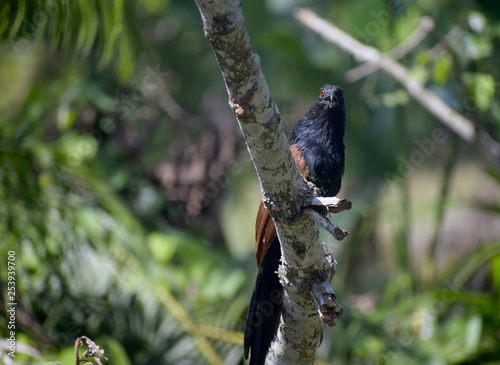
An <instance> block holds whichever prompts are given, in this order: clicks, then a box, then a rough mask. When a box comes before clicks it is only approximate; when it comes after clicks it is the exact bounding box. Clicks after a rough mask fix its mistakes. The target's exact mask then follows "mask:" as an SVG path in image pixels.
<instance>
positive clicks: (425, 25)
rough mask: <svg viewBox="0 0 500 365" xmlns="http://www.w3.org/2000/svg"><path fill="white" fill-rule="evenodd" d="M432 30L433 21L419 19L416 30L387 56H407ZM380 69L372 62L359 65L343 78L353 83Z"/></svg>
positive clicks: (426, 17) (396, 58)
mask: <svg viewBox="0 0 500 365" xmlns="http://www.w3.org/2000/svg"><path fill="white" fill-rule="evenodd" d="M433 29H434V20H432V18H430V17H428V16H424V17H422V18H420V21H419V23H418V27H417V29H415V31H413V33H412V34H410V35H409V36H408V38H406V39H405V40H404V41H403V42H401V44H399V45H398V46H397V47H396V48H394V49H393V50H392V51H390V52H388V55H389V56H391V57H392V58H394V59H395V60H399V59H400V58H403V57H404V56H405V55H407V54H408V53H409V52H410V51H411V50H413V49H414V48H415V47H416V46H418V45H419V44H420V42H422V41H423V40H424V39H425V37H427V35H428V34H429V32H430V31H432V30H433ZM379 68H380V66H379V65H377V64H374V63H373V62H370V61H368V62H366V63H363V64H362V65H359V66H357V67H355V68H353V69H352V70H349V71H347V72H346V73H345V78H346V80H347V81H350V82H355V81H358V80H359V79H362V78H363V77H366V76H368V75H370V74H371V73H373V72H375V71H377V70H378V69H379Z"/></svg>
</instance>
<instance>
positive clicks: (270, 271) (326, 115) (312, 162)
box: [244, 85, 346, 365]
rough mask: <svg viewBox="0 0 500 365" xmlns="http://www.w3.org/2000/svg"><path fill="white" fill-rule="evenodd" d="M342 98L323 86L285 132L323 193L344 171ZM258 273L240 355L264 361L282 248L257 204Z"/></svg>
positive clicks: (272, 332)
mask: <svg viewBox="0 0 500 365" xmlns="http://www.w3.org/2000/svg"><path fill="white" fill-rule="evenodd" d="M345 120H346V117H345V100H344V91H343V90H342V88H341V87H339V86H332V85H325V86H323V87H322V88H321V91H320V95H319V97H318V100H317V101H316V103H315V104H314V106H313V107H312V108H311V109H310V110H309V112H308V113H307V114H306V116H305V117H303V118H302V119H300V120H299V122H298V123H297V124H296V125H295V127H294V129H293V130H292V133H291V134H290V139H289V141H290V149H291V150H292V153H293V155H294V158H295V162H296V163H297V166H298V167H299V170H300V171H301V173H302V174H303V175H304V176H305V177H306V179H307V180H308V181H311V182H312V183H314V184H315V185H316V187H318V188H319V189H320V191H321V194H322V195H323V196H335V195H337V193H338V192H339V190H340V187H341V181H342V176H343V174H344V161H345V153H344V150H345V147H344V132H345ZM256 240H257V254H256V257H257V262H258V265H259V272H258V274H257V280H256V282H255V287H254V291H253V294H252V299H251V301H250V306H249V309H248V315H247V322H246V328H245V338H244V342H245V344H244V349H245V359H246V358H248V355H249V354H250V365H263V364H264V362H265V359H266V355H267V352H268V350H269V347H270V345H271V342H272V341H273V339H274V337H275V336H276V332H277V329H278V324H279V319H280V316H281V308H282V301H281V298H282V293H283V287H282V286H281V284H280V282H279V278H278V275H277V273H276V271H277V269H278V266H279V262H280V259H281V248H280V243H279V240H278V238H277V236H276V231H275V227H274V222H273V220H272V219H271V217H270V215H269V212H268V211H267V209H265V207H264V206H263V205H262V204H261V207H260V209H259V214H258V216H257V223H256Z"/></svg>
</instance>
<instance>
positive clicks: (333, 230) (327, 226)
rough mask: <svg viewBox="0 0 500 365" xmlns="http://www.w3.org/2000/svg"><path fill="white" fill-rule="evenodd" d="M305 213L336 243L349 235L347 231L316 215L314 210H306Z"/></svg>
mask: <svg viewBox="0 0 500 365" xmlns="http://www.w3.org/2000/svg"><path fill="white" fill-rule="evenodd" d="M304 211H305V213H306V214H307V215H308V216H309V217H311V218H312V219H313V220H314V221H315V222H316V223H318V224H319V225H320V226H321V227H322V228H323V229H324V230H325V231H327V232H329V233H330V234H331V235H332V236H333V237H335V239H336V240H337V241H342V240H343V239H344V238H346V237H347V236H348V235H349V232H348V231H344V230H343V229H341V228H339V227H337V226H336V225H334V224H333V223H332V222H330V221H329V220H328V218H326V217H325V216H323V215H321V214H320V213H318V212H317V211H316V210H314V209H311V208H306V209H305V210H304Z"/></svg>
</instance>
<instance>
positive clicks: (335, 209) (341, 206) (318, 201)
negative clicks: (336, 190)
mask: <svg viewBox="0 0 500 365" xmlns="http://www.w3.org/2000/svg"><path fill="white" fill-rule="evenodd" d="M309 206H310V207H311V208H314V209H317V208H326V209H327V210H328V211H329V212H330V213H339V212H343V211H344V210H349V209H351V207H352V203H351V202H350V201H349V200H347V199H340V198H337V197H336V196H333V197H319V196H315V197H314V198H312V199H311V202H310V203H309Z"/></svg>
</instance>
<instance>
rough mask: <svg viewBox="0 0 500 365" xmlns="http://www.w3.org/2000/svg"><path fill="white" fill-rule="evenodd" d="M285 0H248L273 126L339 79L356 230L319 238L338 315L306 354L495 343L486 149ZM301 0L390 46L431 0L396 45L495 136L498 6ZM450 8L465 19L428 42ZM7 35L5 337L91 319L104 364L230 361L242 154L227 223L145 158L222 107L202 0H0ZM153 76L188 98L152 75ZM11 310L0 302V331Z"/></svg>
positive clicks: (251, 194) (1, 230)
mask: <svg viewBox="0 0 500 365" xmlns="http://www.w3.org/2000/svg"><path fill="white" fill-rule="evenodd" d="M298 3H299V2H284V1H257V2H252V3H250V2H245V1H244V2H243V4H242V5H243V9H244V12H245V16H246V23H247V26H248V29H249V32H250V36H251V38H252V41H253V44H254V47H255V48H256V50H257V51H258V52H259V54H260V56H261V60H262V66H263V70H264V74H265V75H266V76H267V78H268V81H269V85H270V88H271V90H272V92H273V97H274V98H275V99H276V101H277V103H278V105H279V106H280V110H281V112H282V114H283V117H284V118H283V119H284V120H285V121H286V122H287V126H286V127H287V128H289V127H291V124H292V123H295V122H296V121H297V120H298V119H299V118H300V117H301V116H302V115H303V114H304V113H305V112H306V111H307V108H308V107H309V106H310V104H311V103H312V101H313V100H314V98H315V95H316V93H317V90H318V88H319V87H320V86H321V85H323V84H325V83H336V84H341V85H342V86H343V87H344V89H345V93H346V98H347V105H348V131H347V140H346V144H347V152H346V154H347V159H348V160H347V167H346V178H345V182H344V184H343V191H342V192H341V195H342V196H343V197H346V198H349V199H350V200H352V201H353V204H354V206H353V209H352V210H351V211H349V212H345V213H342V214H341V215H339V216H338V217H337V216H335V217H333V219H334V220H335V223H336V224H338V225H339V226H341V227H343V228H346V229H349V230H350V232H351V235H350V236H349V238H348V239H346V242H345V243H342V244H340V245H339V244H337V243H334V244H329V247H330V248H331V249H332V250H335V251H336V253H335V255H336V257H337V260H338V263H339V265H338V271H337V274H336V276H335V278H334V281H333V284H332V285H333V286H334V288H335V291H336V293H337V296H338V300H339V301H340V302H341V303H342V304H343V306H344V308H345V310H346V314H345V316H344V317H342V318H341V319H340V320H339V321H338V325H337V327H335V328H333V329H325V330H324V340H323V344H322V345H321V347H320V348H319V349H318V352H317V357H318V359H323V360H324V361H328V363H333V364H480V363H495V361H496V363H498V358H500V343H499V339H498V328H499V325H500V317H499V315H498V308H500V243H499V239H500V237H499V233H498V230H495V227H498V222H499V219H500V218H499V216H498V214H499V212H500V201H499V200H498V191H499V190H498V189H500V178H499V176H500V175H499V172H498V171H497V170H496V169H494V168H491V169H488V170H486V171H483V170H482V166H485V164H486V162H485V161H484V160H483V159H482V158H481V157H480V156H478V155H477V154H476V153H475V152H473V151H472V150H470V147H469V146H468V145H467V144H465V142H461V141H458V140H457V139H456V138H454V137H452V136H451V134H450V133H449V131H447V130H445V128H443V127H442V126H441V125H440V124H439V122H438V121H437V120H435V119H433V118H431V117H430V116H429V114H428V113H427V112H426V111H424V110H423V109H422V108H421V106H420V105H419V104H417V103H416V102H415V101H413V100H412V99H411V98H410V97H409V95H408V93H407V92H406V91H405V90H403V89H401V87H400V86H399V85H397V84H396V83H395V82H394V81H393V80H392V79H390V78H389V77H388V76H385V75H384V74H382V73H380V72H376V73H374V74H373V75H371V76H370V77H368V78H367V79H366V80H365V81H359V82H356V83H353V84H348V83H346V82H345V81H343V80H344V77H343V75H344V73H345V72H346V71H348V70H350V69H352V68H354V67H355V66H357V63H356V62H355V60H353V59H352V58H351V57H350V56H349V55H347V54H345V53H343V52H342V51H341V50H339V49H337V48H335V47H334V46H332V45H330V44H326V43H325V42H324V41H323V40H322V39H320V38H319V37H316V36H314V35H312V34H310V33H308V32H305V31H304V30H303V29H302V28H301V27H300V26H299V25H298V24H297V23H296V22H295V21H294V20H293V18H292V17H291V16H290V14H291V12H292V11H293V10H294V9H295V7H296V6H297V4H298ZM307 5H308V6H311V7H313V8H314V9H315V10H316V11H317V12H319V13H322V14H324V16H326V17H328V18H329V19H330V20H331V21H333V22H335V23H336V24H338V25H339V26H340V27H341V28H342V29H344V30H346V31H347V32H349V33H350V34H352V35H353V36H354V37H355V38H357V39H358V40H360V41H361V42H364V43H368V44H370V45H372V46H374V47H377V48H379V49H381V50H382V51H390V50H391V49H394V47H396V46H397V45H398V44H400V43H401V42H403V41H404V40H405V39H406V38H407V37H408V36H409V35H410V34H411V33H412V32H413V31H414V29H415V27H416V25H417V24H418V20H419V18H420V17H421V16H424V15H427V16H431V17H433V19H434V21H435V23H436V26H437V30H436V31H435V32H434V33H433V34H432V35H431V36H428V37H427V38H426V39H425V40H424V41H423V42H422V43H421V44H420V45H419V46H418V47H416V48H415V49H414V50H412V51H411V52H410V53H409V54H408V55H406V56H405V57H404V58H403V59H401V60H400V62H402V63H403V64H405V65H406V66H407V67H409V68H410V69H411V74H412V76H413V77H415V78H416V79H417V80H419V81H421V82H422V83H424V84H425V85H426V87H428V88H430V89H432V90H434V91H435V92H436V93H437V94H438V95H439V96H440V97H441V98H442V99H443V100H444V101H445V102H447V103H448V104H449V105H451V106H453V107H454V108H455V109H457V110H458V111H459V112H461V113H463V114H464V115H465V116H466V117H468V118H471V119H472V120H473V121H474V122H476V125H477V127H478V128H479V130H483V129H484V130H486V131H488V132H489V133H490V134H491V135H492V136H493V138H494V139H496V140H498V136H499V133H500V107H499V105H500V104H499V100H498V93H497V92H496V86H497V81H496V80H497V79H498V74H497V63H498V62H497V60H498V59H499V57H500V51H499V49H498V47H497V46H496V45H497V44H498V38H499V36H500V27H499V25H498V22H497V21H496V20H494V19H496V18H495V14H496V13H495V11H493V10H494V9H495V6H493V7H491V6H490V5H489V4H488V2H487V1H478V2H472V3H469V4H468V6H469V7H464V6H456V4H452V3H439V4H438V3H435V2H431V1H423V2H420V3H419V4H416V3H412V2H393V1H391V2H385V1H379V0H367V1H361V2H335V3H325V2H319V1H312V2H310V4H307ZM492 9H493V10H492ZM262 24H266V26H265V27H263V26H262ZM456 25H459V26H460V27H461V29H462V31H463V35H462V37H461V38H460V39H459V40H458V41H456V43H454V44H453V45H451V46H449V47H444V51H443V54H442V55H441V56H440V57H437V58H436V57H435V53H434V52H433V51H432V49H433V47H435V45H436V43H439V42H441V41H442V37H443V35H444V34H446V33H448V32H449V31H450V30H451V29H452V28H453V27H454V26H456ZM0 41H1V42H2V43H1V44H0V85H2V88H1V89H0V111H1V113H0V222H2V223H3V224H1V225H0V259H1V260H5V257H6V255H7V252H8V251H10V250H14V251H16V264H17V266H16V275H17V276H16V277H17V282H16V285H17V289H18V298H17V299H18V300H19V302H20V303H22V305H19V307H18V310H19V311H23V312H22V313H23V314H25V315H24V316H19V317H18V323H17V327H16V331H17V335H16V336H17V340H18V342H19V343H20V344H23V345H26V346H27V348H29V349H32V350H33V351H32V352H31V354H28V353H26V352H24V353H21V352H22V350H21V349H20V348H19V357H16V363H19V364H28V363H48V362H50V361H58V362H60V363H64V364H72V363H74V341H75V339H76V338H77V337H79V336H82V335H86V336H88V337H90V338H92V339H93V340H95V341H96V343H97V344H98V345H99V346H100V347H101V348H103V349H105V355H106V357H108V358H109V359H110V361H109V363H111V364H158V363H165V364H173V363H175V364H179V363H181V364H191V363H193V364H204V363H211V364H218V363H225V364H241V363H242V347H241V342H242V341H241V339H242V334H241V331H242V329H243V323H244V317H245V315H246V306H247V305H248V302H249V298H250V295H251V290H252V285H253V280H254V277H255V270H256V269H255V268H254V259H253V253H252V249H253V247H252V241H253V231H252V230H253V225H254V219H255V216H254V215H255V213H256V210H257V207H258V201H259V199H260V195H259V192H258V183H257V182H256V181H255V177H254V172H253V168H252V167H251V165H250V162H249V161H248V159H246V160H239V161H235V163H238V166H239V167H240V168H241V172H240V173H239V174H237V175H235V176H231V179H230V180H229V183H228V188H227V191H225V189H221V190H222V192H221V193H220V194H219V195H218V196H217V197H215V198H214V199H213V201H211V202H210V204H213V206H216V207H217V208H214V209H213V211H212V212H211V214H212V215H216V214H217V213H218V212H220V211H222V212H223V213H222V214H221V216H222V217H223V218H222V221H223V222H222V223H221V226H222V227H221V229H220V231H221V232H223V233H221V234H220V236H217V235H215V234H210V233H208V230H206V231H205V229H206V226H204V228H202V227H201V226H197V225H196V222H197V221H195V223H192V222H189V221H188V220H186V219H187V218H186V217H185V216H183V214H182V211H180V210H179V207H178V204H179V203H178V202H176V201H173V200H170V199H169V198H168V197H167V195H165V194H164V193H165V189H164V187H161V186H159V184H158V181H157V180H156V179H155V178H153V177H152V176H153V175H154V172H155V171H156V170H155V169H156V168H157V167H158V166H159V165H161V164H162V163H164V162H165V161H166V160H169V159H173V158H174V155H175V154H176V153H177V152H176V149H175V148H173V147H175V146H178V144H177V145H176V143H179V142H185V143H186V148H185V149H186V150H193V148H194V147H193V146H197V145H198V144H201V142H200V140H201V139H202V137H200V136H202V135H203V133H204V131H205V130H206V129H207V128H208V127H209V126H210V125H211V124H210V123H216V122H214V121H213V120H211V119H210V116H207V115H206V114H207V113H206V110H207V106H206V105H205V104H207V102H206V100H207V99H205V93H206V94H213V95H220V96H221V97H222V98H223V99H225V98H226V97H227V96H226V95H225V90H224V88H223V85H222V82H221V77H220V74H219V71H218V68H217V65H216V63H215V60H214V57H213V54H212V52H211V50H210V49H209V47H208V45H207V43H206V41H205V40H204V38H203V32H202V29H201V22H200V20H199V14H198V13H197V10H196V7H195V5H194V3H193V2H188V1H184V0H176V1H174V0H172V1H159V0H144V1H141V2H138V3H137V2H133V1H129V0H123V1H98V0H92V1H88V0H87V1H84V0H78V1H63V0H53V1H28V0H22V1H14V0H9V1H3V2H1V4H0ZM151 80H155V81H154V82H155V85H160V86H161V87H162V89H161V91H162V93H163V94H162V95H166V96H168V98H171V100H172V101H173V102H174V103H175V105H177V107H178V109H175V108H174V109H175V110H177V111H179V109H180V110H181V111H184V114H183V113H181V114H180V115H181V116H180V117H179V116H178V115H177V118H176V116H175V113H172V112H171V111H170V112H165V110H164V109H165V104H162V101H161V100H160V101H158V100H156V99H154V98H153V97H149V96H148V95H147V91H148V90H147V87H148V86H150V85H151V82H152V81H151ZM168 98H167V101H168V100H170V99H168ZM163 101H164V100H163ZM167 104H168V103H167ZM186 111H187V113H186ZM223 112H224V111H222V110H218V111H217V117H218V116H219V115H223ZM190 118H191V119H190ZM214 119H218V118H214ZM192 120H194V121H195V122H193V121H192ZM224 128H226V127H224ZM436 130H437V132H438V133H437V134H435V131H436ZM435 136H438V137H439V136H441V137H442V138H437V139H436V138H434V137H435ZM443 136H444V137H443ZM223 143H224V141H222V142H221V145H222V144H223ZM176 148H178V147H176ZM190 156H193V154H192V155H190ZM418 156H424V157H423V159H421V161H420V160H418V161H417V160H416V157H418ZM240 158H241V157H240ZM245 158H246V157H245ZM412 161H413V162H415V161H417V162H419V161H420V162H419V163H412ZM477 166H481V168H478V167H477ZM483 191H484V192H486V193H487V196H486V198H485V197H484V196H482V195H481V193H482V192H483ZM167 193H168V191H167ZM495 194H496V195H495ZM467 212H468V213H470V215H467V214H466V213H467ZM471 212H472V213H473V214H472V213H471ZM482 221H486V222H487V224H488V226H486V227H485V226H481V222H482ZM453 222H455V223H456V222H458V225H457V224H455V225H453V224H452V223H453ZM242 227H244V228H242ZM209 228H211V227H209ZM329 239H330V238H329V237H326V236H325V241H328V240H329ZM222 241H225V242H222ZM450 242H452V244H451V245H450ZM465 248H466V249H465ZM250 268H251V269H250ZM6 270H7V269H6V267H5V265H3V264H2V265H0V278H1V280H2V282H1V284H2V286H3V284H4V281H3V280H4V278H6ZM2 294H3V295H4V293H2ZM2 298H3V297H2ZM6 322H7V317H6V316H5V317H4V313H2V314H1V315H0V324H1V326H0V337H8V332H7V330H6V326H5V324H6ZM233 331H234V332H233ZM3 356H6V355H5V354H4V353H1V354H0V357H2V360H3V359H4V358H3Z"/></svg>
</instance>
